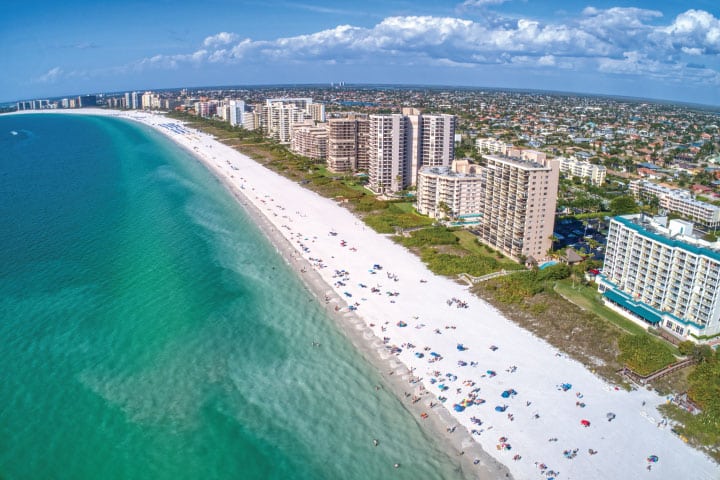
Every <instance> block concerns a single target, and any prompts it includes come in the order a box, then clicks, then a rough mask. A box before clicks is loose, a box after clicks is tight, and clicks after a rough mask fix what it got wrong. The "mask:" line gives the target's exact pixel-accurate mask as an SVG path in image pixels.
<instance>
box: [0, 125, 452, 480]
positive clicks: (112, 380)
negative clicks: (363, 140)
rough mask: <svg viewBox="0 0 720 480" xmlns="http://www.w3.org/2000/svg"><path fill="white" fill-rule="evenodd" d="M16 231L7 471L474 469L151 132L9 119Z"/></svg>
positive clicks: (6, 144) (125, 475)
mask: <svg viewBox="0 0 720 480" xmlns="http://www.w3.org/2000/svg"><path fill="white" fill-rule="evenodd" d="M13 130H14V131H17V132H18V135H12V134H11V131H13ZM0 232H2V234H0V252H2V253H1V255H2V261H1V262H0V338H1V339H2V342H1V343H0V355H1V356H2V359H3V368H2V374H1V376H0V378H1V379H2V381H0V478H3V479H14V478H57V479H63V478H67V479H84V478H87V479H97V478H103V479H113V478H118V479H132V478H156V479H163V478H168V479H182V478H205V479H213V478H218V479H227V478H243V479H253V478H258V479H266V478H299V479H303V478H308V479H310V478H312V479H315V478H328V479H335V478H358V479H360V478H362V479H368V478H387V477H388V476H390V475H392V476H393V478H424V479H429V478H433V479H434V478H459V477H460V474H459V473H458V472H457V470H456V468H457V465H456V462H455V461H454V460H453V459H451V458H449V457H448V456H447V455H446V454H445V453H443V451H442V450H441V447H440V445H438V444H437V442H436V441H435V440H434V439H432V438H428V434H427V433H426V432H425V431H423V430H422V429H421V428H420V427H419V425H418V424H417V423H416V421H415V420H414V419H413V418H412V416H411V415H410V414H409V413H408V412H407V411H406V410H405V409H404V407H403V406H402V404H401V403H400V402H399V401H398V400H397V399H396V398H395V397H394V396H393V395H392V394H390V393H389V392H388V391H386V390H384V389H381V390H379V391H376V389H375V388H374V386H375V385H376V384H380V383H381V382H382V380H381V379H380V376H379V374H378V373H377V372H376V371H375V370H374V369H373V368H372V367H370V366H369V365H368V364H367V363H366V362H365V361H364V360H363V359H362V358H361V357H360V356H359V355H358V354H357V353H356V352H355V351H354V350H353V348H352V347H351V345H350V343H349V342H348V341H347V340H346V339H345V338H344V337H343V336H342V335H341V334H340V333H339V332H338V331H337V329H336V327H335V325H333V323H332V321H331V320H330V319H329V318H328V317H327V316H326V314H325V313H324V311H323V310H322V309H321V308H320V306H319V305H318V304H317V303H316V302H315V301H314V300H313V297H312V296H311V295H310V294H309V293H308V292H307V291H306V289H305V288H304V287H303V285H302V284H301V283H300V281H299V280H298V279H297V278H296V276H295V275H294V274H293V272H291V271H290V270H289V269H288V268H287V266H286V265H285V263H284V262H283V261H282V259H281V258H280V257H279V255H277V253H276V252H275V250H274V248H273V247H272V246H271V245H270V244H269V243H268V242H267V240H266V239H265V238H264V237H263V236H262V235H261V234H260V233H259V231H258V230H257V229H256V228H255V226H254V225H252V224H251V223H250V221H249V219H248V217H247V216H246V215H245V213H244V212H243V211H242V210H241V209H240V207H239V206H238V204H237V202H236V201H234V200H233V198H232V197H231V196H230V194H228V193H227V192H226V191H225V190H224V189H223V188H222V187H221V186H220V184H219V183H218V182H217V180H216V179H215V178H214V177H212V176H211V175H210V174H209V173H208V172H207V171H206V170H205V169H204V168H203V167H202V166H200V165H199V164H198V163H197V162H196V160H195V159H194V158H193V157H192V156H191V155H189V154H188V153H187V152H185V151H184V150H182V149H180V148H179V147H177V146H176V145H174V144H172V143H171V142H170V141H169V140H167V139H165V138H164V137H162V136H161V135H159V134H157V133H155V132H153V131H151V130H150V129H149V128H146V127H143V126H139V125H135V124H131V123H129V122H125V121H120V120H117V119H111V118H103V117H90V116H88V117H85V116H69V115H67V116H66V115H17V116H6V117H0ZM313 341H318V342H321V344H322V346H320V347H313V346H312V342H313ZM373 438H378V439H380V446H379V447H374V446H373V444H372V439H373ZM396 462H399V463H401V464H402V467H401V468H400V469H397V470H396V469H394V468H393V464H394V463H396Z"/></svg>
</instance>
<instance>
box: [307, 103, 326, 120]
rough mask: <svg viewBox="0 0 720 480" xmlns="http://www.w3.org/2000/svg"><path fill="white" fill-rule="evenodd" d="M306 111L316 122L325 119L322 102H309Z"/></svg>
mask: <svg viewBox="0 0 720 480" xmlns="http://www.w3.org/2000/svg"><path fill="white" fill-rule="evenodd" d="M307 111H308V113H309V114H310V118H312V119H313V120H314V121H316V122H324V121H325V104H324V103H311V104H310V105H308V106H307Z"/></svg>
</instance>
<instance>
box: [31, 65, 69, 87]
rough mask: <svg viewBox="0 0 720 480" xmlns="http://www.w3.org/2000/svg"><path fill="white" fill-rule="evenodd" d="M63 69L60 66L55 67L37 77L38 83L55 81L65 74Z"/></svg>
mask: <svg viewBox="0 0 720 480" xmlns="http://www.w3.org/2000/svg"><path fill="white" fill-rule="evenodd" d="M63 73H64V72H63V70H62V68H60V67H53V68H51V69H50V70H48V71H47V72H45V73H44V74H42V75H40V76H39V77H37V78H36V79H35V81H36V82H38V83H55V82H56V81H58V80H59V79H60V78H61V77H62V76H63Z"/></svg>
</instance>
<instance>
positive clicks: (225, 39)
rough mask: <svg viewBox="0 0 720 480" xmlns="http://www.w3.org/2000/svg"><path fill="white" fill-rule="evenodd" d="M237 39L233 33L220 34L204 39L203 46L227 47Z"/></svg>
mask: <svg viewBox="0 0 720 480" xmlns="http://www.w3.org/2000/svg"><path fill="white" fill-rule="evenodd" d="M237 39H238V36H237V34H235V33H229V32H220V33H218V34H216V35H212V36H210V37H207V38H205V40H203V46H205V47H214V46H217V45H227V44H228V43H232V42H234V41H236V40H237Z"/></svg>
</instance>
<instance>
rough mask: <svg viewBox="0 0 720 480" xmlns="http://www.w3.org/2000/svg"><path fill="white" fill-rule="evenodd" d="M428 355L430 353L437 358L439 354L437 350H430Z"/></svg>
mask: <svg viewBox="0 0 720 480" xmlns="http://www.w3.org/2000/svg"><path fill="white" fill-rule="evenodd" d="M430 355H432V356H433V357H435V358H437V357H439V356H440V354H439V353H437V352H430Z"/></svg>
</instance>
